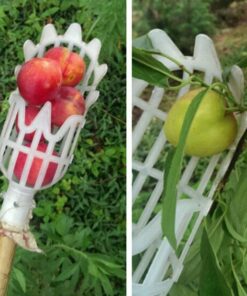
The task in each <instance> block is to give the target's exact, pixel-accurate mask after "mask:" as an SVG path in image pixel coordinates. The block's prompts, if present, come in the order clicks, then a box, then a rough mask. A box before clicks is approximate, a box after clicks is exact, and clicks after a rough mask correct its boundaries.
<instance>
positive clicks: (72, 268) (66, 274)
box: [54, 263, 80, 282]
mask: <svg viewBox="0 0 247 296" xmlns="http://www.w3.org/2000/svg"><path fill="white" fill-rule="evenodd" d="M79 269H80V263H76V264H75V265H72V264H70V265H67V266H66V267H65V268H64V269H63V271H62V272H61V273H60V274H59V276H57V277H56V278H55V280H54V282H64V281H65V280H67V279H69V278H70V277H71V276H72V275H73V274H74V273H75V272H77V271H78V270H79Z"/></svg>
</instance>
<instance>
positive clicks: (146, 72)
mask: <svg viewBox="0 0 247 296" xmlns="http://www.w3.org/2000/svg"><path fill="white" fill-rule="evenodd" d="M132 58H133V63H132V71H133V73H132V74H133V76H134V77H135V78H138V79H142V80H145V81H147V82H148V83H149V84H151V85H155V86H159V87H165V86H168V77H170V76H172V73H171V71H170V70H169V69H168V68H167V67H166V66H164V65H163V64H162V63H161V62H159V61H158V60H157V59H155V58H154V57H153V56H152V54H151V53H149V52H147V51H145V50H142V49H138V48H135V47H134V48H133V51H132Z"/></svg>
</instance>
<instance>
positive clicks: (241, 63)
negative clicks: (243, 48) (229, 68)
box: [237, 56, 247, 68]
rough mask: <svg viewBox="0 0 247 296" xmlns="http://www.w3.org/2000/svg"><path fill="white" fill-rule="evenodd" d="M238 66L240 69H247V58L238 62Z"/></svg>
mask: <svg viewBox="0 0 247 296" xmlns="http://www.w3.org/2000/svg"><path fill="white" fill-rule="evenodd" d="M237 65H238V66H239V67H240V68H246V67H247V56H245V57H243V58H242V59H241V60H240V61H238V62H237Z"/></svg>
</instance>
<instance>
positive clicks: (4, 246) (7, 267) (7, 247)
mask: <svg viewBox="0 0 247 296" xmlns="http://www.w3.org/2000/svg"><path fill="white" fill-rule="evenodd" d="M15 247H16V245H15V242H14V241H13V240H12V239H10V238H8V237H6V236H0V296H6V295H7V294H6V293H7V287H8V281H9V275H10V272H11V267H12V261H13V258H14V255H15Z"/></svg>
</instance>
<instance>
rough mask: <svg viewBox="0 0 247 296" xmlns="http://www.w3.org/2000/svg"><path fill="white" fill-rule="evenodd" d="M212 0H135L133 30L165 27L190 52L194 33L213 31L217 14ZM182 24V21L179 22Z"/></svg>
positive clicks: (137, 33) (183, 49)
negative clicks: (212, 8) (211, 8)
mask: <svg viewBox="0 0 247 296" xmlns="http://www.w3.org/2000/svg"><path fill="white" fill-rule="evenodd" d="M211 2H212V1H211V0H194V1H192V0H179V1H172V0H168V1H165V2H164V1H160V0H155V1H150V0H136V1H134V17H133V18H134V32H135V33H136V35H138V36H140V35H143V34H145V33H146V32H147V31H149V30H150V29H151V28H160V29H163V30H165V31H166V32H167V33H168V34H169V36H170V37H171V38H172V39H173V40H174V42H175V43H176V45H177V46H178V47H179V48H180V49H181V50H182V51H183V52H184V53H185V54H188V53H190V52H191V50H192V48H193V44H194V39H195V36H196V35H197V34H199V33H206V34H209V35H211V34H213V32H214V22H215V18H214V16H213V14H212V13H211V12H210V3H211ZM178 24H179V25H178Z"/></svg>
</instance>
